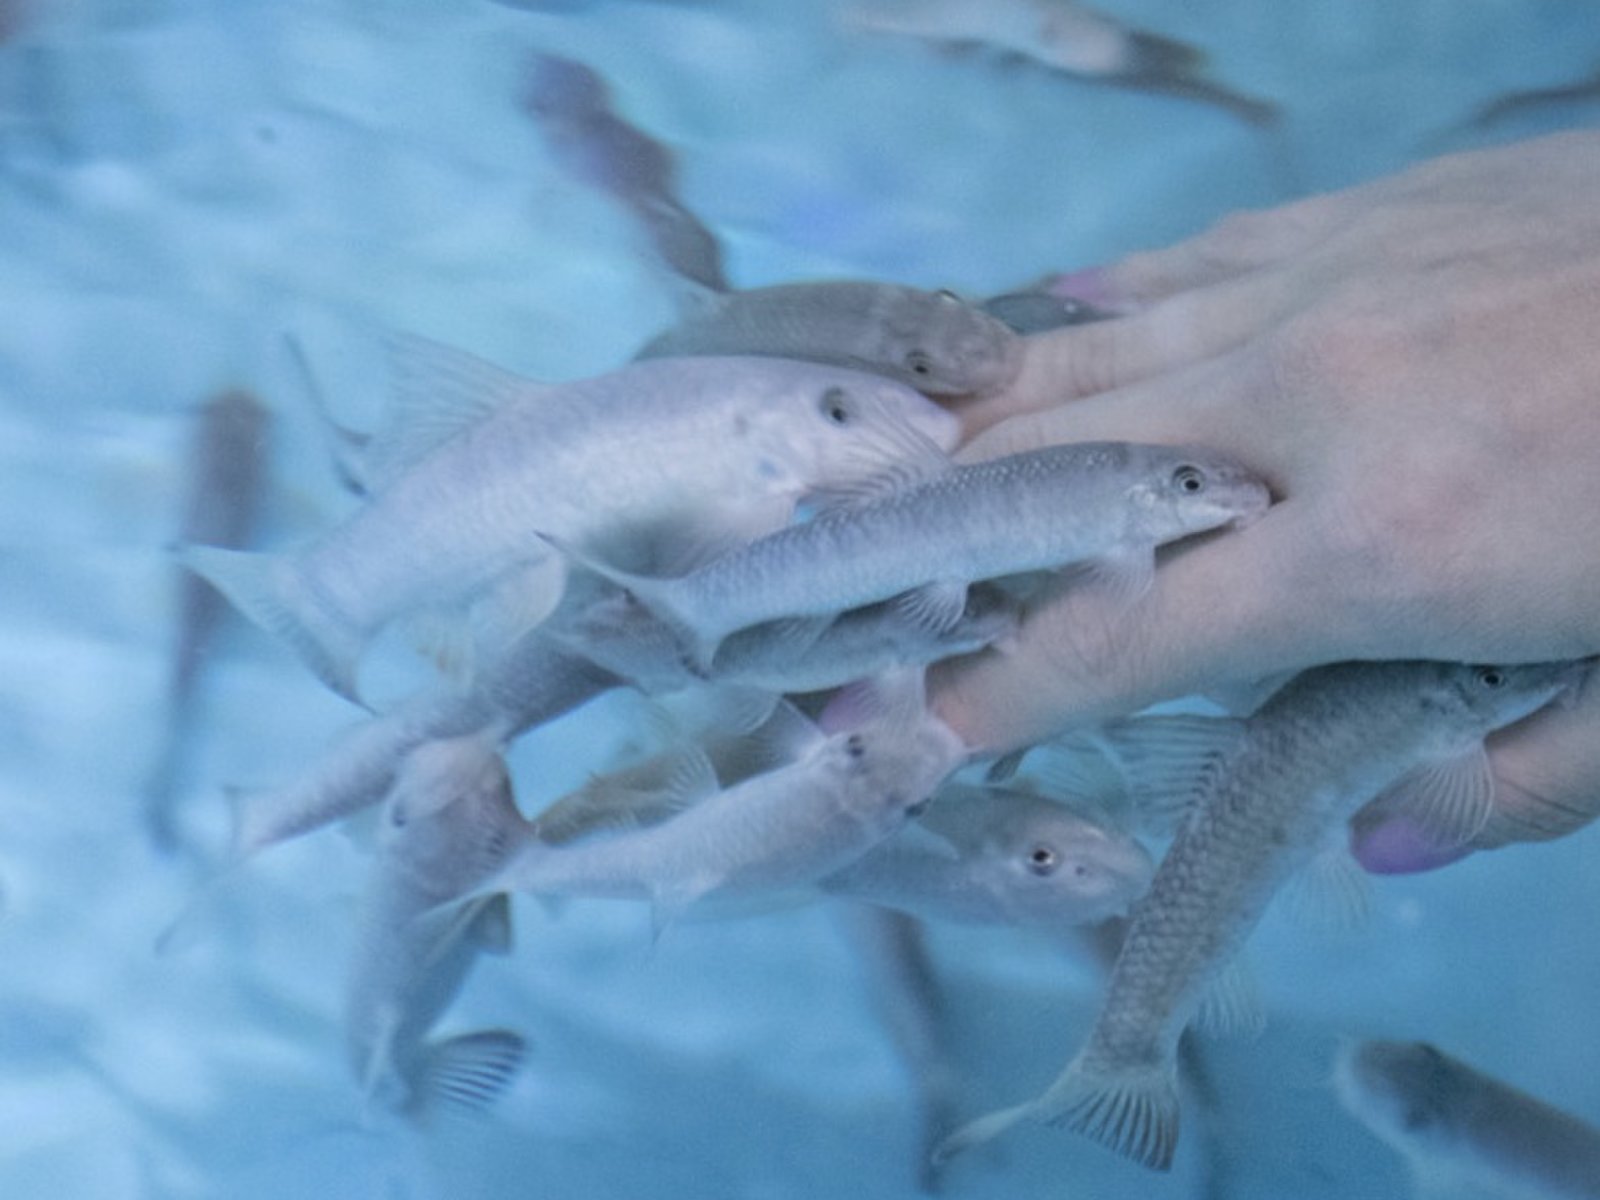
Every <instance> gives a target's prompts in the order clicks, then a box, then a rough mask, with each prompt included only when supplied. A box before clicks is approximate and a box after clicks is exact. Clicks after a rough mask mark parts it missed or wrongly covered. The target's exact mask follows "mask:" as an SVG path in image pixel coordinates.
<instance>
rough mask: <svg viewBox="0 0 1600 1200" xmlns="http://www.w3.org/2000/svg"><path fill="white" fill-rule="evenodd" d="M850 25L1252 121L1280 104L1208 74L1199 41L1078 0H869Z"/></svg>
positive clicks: (848, 13) (1265, 120)
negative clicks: (1134, 22) (1144, 25)
mask: <svg viewBox="0 0 1600 1200" xmlns="http://www.w3.org/2000/svg"><path fill="white" fill-rule="evenodd" d="M843 20H844V22H845V23H846V25H848V26H850V27H854V28H857V29H861V30H865V31H869V32H873V33H887V34H898V35H904V36H909V37H914V38H917V39H919V40H921V41H924V42H928V43H930V44H931V45H934V46H936V47H939V48H942V49H943V50H945V51H946V52H948V53H958V54H959V53H974V54H980V55H986V56H988V57H990V58H993V59H994V60H996V61H997V62H999V63H1001V64H1002V65H1011V64H1016V63H1026V64H1030V65H1032V66H1035V67H1043V68H1046V69H1048V70H1053V71H1059V72H1061V73H1062V74H1065V75H1069V76H1071V77H1072V78H1074V79H1083V80H1088V81H1091V82H1096V83H1107V84H1111V85H1113V86H1116V87H1127V88H1132V89H1135V90H1139V91H1148V92H1157V93H1161V94H1163V95H1171V96H1178V97H1182V98H1184V99H1190V100H1199V101H1202V102H1205V103H1207V104H1213V105H1217V106H1218V107H1221V108H1223V109H1225V110H1226V111H1228V112H1231V113H1232V114H1233V115H1234V116H1236V117H1239V118H1240V119H1242V120H1244V121H1247V122H1249V123H1250V124H1252V125H1271V124H1273V123H1274V122H1276V121H1277V119H1278V106H1277V105H1276V104H1274V103H1272V102H1271V101H1268V100H1262V99H1259V98H1257V97H1255V96H1248V95H1245V94H1244V93H1242V92H1236V91H1233V90H1232V89H1230V88H1228V87H1225V86H1224V85H1222V84H1220V83H1217V82H1215V81H1214V80H1212V79H1210V78H1208V77H1207V75H1206V74H1205V67H1206V56H1205V54H1204V53H1203V52H1202V51H1201V50H1199V49H1198V48H1196V47H1194V46H1190V45H1188V44H1186V43H1183V42H1179V41H1175V40H1174V39H1172V38H1168V37H1163V36H1162V35H1160V34H1157V33H1151V32H1149V31H1147V30H1143V29H1135V28H1133V27H1132V26H1129V25H1125V24H1123V23H1122V22H1121V21H1119V20H1118V19H1117V18H1115V17H1112V16H1109V15H1107V14H1105V13H1102V12H1100V11H1098V10H1096V9H1093V8H1090V7H1088V6H1086V5H1082V4H1078V3H1076V2H1075V0H865V2H863V3H859V4H853V5H851V6H848V7H846V9H845V10H844V17H843Z"/></svg>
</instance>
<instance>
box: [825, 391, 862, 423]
mask: <svg viewBox="0 0 1600 1200" xmlns="http://www.w3.org/2000/svg"><path fill="white" fill-rule="evenodd" d="M817 408H818V410H819V411H821V413H822V415H823V416H825V417H827V418H828V420H830V421H832V422H833V423H834V424H835V425H848V424H849V423H850V418H851V417H852V416H854V415H855V414H854V413H853V412H852V411H851V408H850V394H849V393H848V392H846V391H845V390H844V389H843V388H841V387H831V388H829V389H828V390H827V391H825V392H823V393H822V399H821V400H820V401H819V402H818V404H817Z"/></svg>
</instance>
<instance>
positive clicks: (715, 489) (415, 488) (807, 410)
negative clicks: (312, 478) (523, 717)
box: [180, 341, 957, 702]
mask: <svg viewBox="0 0 1600 1200" xmlns="http://www.w3.org/2000/svg"><path fill="white" fill-rule="evenodd" d="M396 353H398V354H399V355H400V357H401V362H400V364H398V365H397V368H396V370H397V380H398V381H399V384H400V386H402V387H404V388H406V389H409V390H410V391H411V392H412V399H413V400H414V401H415V403H414V404H413V405H411V406H410V408H411V417H412V419H411V420H409V421H404V422H398V423H397V424H396V427H395V429H394V431H393V437H394V439H395V440H394V441H393V442H392V443H390V444H386V445H383V446H374V447H369V448H368V453H367V455H366V466H367V467H368V468H369V469H372V470H373V478H372V479H370V480H368V481H367V482H368V483H369V484H370V485H372V486H373V487H374V494H373V497H372V499H371V500H369V501H368V502H367V503H366V504H364V505H362V506H361V507H360V508H359V509H358V510H357V511H356V512H355V513H354V514H352V515H351V516H350V517H348V518H347V519H345V520H344V521H342V522H340V523H339V524H337V525H336V526H335V527H334V528H332V529H331V530H329V531H327V532H326V533H324V534H322V535H321V536H320V537H318V538H316V539H314V540H313V541H312V542H311V543H310V544H309V545H307V546H304V547H303V548H301V549H298V550H293V551H290V552H288V553H284V554H249V553H244V552H240V551H232V550H222V549H217V548H212V547H203V546H190V547H188V548H187V549H185V550H184V551H182V552H181V553H180V561H181V562H183V563H184V564H185V565H186V566H188V567H189V568H190V569H191V570H193V571H195V572H197V573H198V574H200V575H202V576H204V577H205V578H206V579H208V580H210V581H211V583H212V584H214V585H215V586H216V587H218V588H219V589H220V590H221V591H222V592H223V593H224V594H225V595H227V596H228V598H229V599H230V600H231V601H232V602H233V603H234V605H235V606H236V607H238V608H240V609H241V610H242V611H243V612H244V613H245V614H246V615H247V616H249V617H250V618H251V619H252V620H254V621H255V622H256V623H257V624H258V625H260V626H262V627H263V628H264V629H266V630H268V631H270V632H273V633H276V634H278V635H279V636H280V637H282V638H283V639H285V640H286V641H287V642H288V643H289V645H290V647H291V648H292V649H294V650H295V651H296V652H297V653H298V654H299V656H300V657H301V659H302V660H303V661H304V662H305V663H306V665H307V666H309V667H310V668H311V669H312V671H313V672H314V673H315V674H316V675H317V677H318V678H319V679H321V680H322V681H323V682H324V683H325V684H327V685H328V686H329V687H330V688H332V689H333V690H334V691H335V692H337V693H338V694H340V695H341V696H344V697H346V698H349V699H352V700H356V701H357V702H359V689H358V686H357V677H356V673H357V667H358V663H359V659H360V657H361V653H362V651H363V649H364V648H365V646H366V645H367V643H368V641H369V640H370V639H371V638H372V637H373V636H374V635H375V634H376V633H377V632H378V631H379V630H381V629H382V628H383V627H384V626H386V625H387V624H388V623H389V622H390V621H392V620H394V619H395V618H397V617H400V616H402V615H406V614H416V613H419V612H422V611H439V610H449V609H450V608H451V607H452V606H470V609H471V613H472V620H473V623H474V626H475V629H476V631H477V632H478V634H479V641H480V643H482V644H484V645H486V646H487V647H489V648H490V651H491V652H492V651H493V650H494V649H496V648H502V649H503V647H504V646H505V645H507V644H509V643H510V642H511V641H513V640H514V639H515V637H516V636H519V635H520V634H521V633H524V632H526V631H527V630H528V629H530V628H533V627H535V626H537V624H538V623H539V622H540V621H541V620H543V618H544V617H545V616H547V615H548V614H549V612H550V610H551V609H552V608H553V607H554V606H555V603H556V601H557V600H558V599H559V597H560V594H561V591H562V588H563V586H564V581H565V571H564V569H563V568H562V564H561V562H560V561H559V559H556V558H554V557H553V556H551V555H550V553H549V551H548V549H547V548H546V547H545V546H544V544H543V543H542V542H540V540H539V539H538V538H537V537H535V536H534V534H535V532H541V533H555V534H558V535H559V536H560V537H562V538H564V539H567V540H568V541H570V542H573V543H576V544H579V545H582V546H589V547H598V546H608V547H609V548H610V550H611V551H612V552H613V553H619V554H620V555H621V556H622V557H623V558H624V559H629V560H632V561H639V560H641V559H642V558H645V557H646V556H648V555H649V554H665V555H667V556H668V558H669V560H670V558H671V556H672V555H673V554H675V553H681V554H688V553H692V552H696V551H698V550H700V549H703V548H704V547H706V546H708V545H713V546H714V545H718V544H726V543H727V542H729V541H743V540H746V539H748V538H750V537H752V536H755V535H757V534H759V533H762V532H765V531H767V530H770V529H774V528H778V527H781V526H782V525H783V524H784V523H785V522H787V521H788V520H789V519H790V515H791V513H792V510H793V508H794V505H795V503H796V502H797V501H798V500H799V499H800V498H801V497H802V496H804V495H806V494H808V493H810V492H812V491H815V490H817V489H820V488H823V487H827V486H834V485H839V484H843V483H848V482H849V481H852V480H860V479H862V478H864V477H870V476H872V475H874V474H877V473H881V472H882V471H883V470H885V469H886V467H888V466H890V465H892V464H893V463H894V462H896V461H899V460H900V459H902V458H904V457H907V456H909V455H910V454H912V453H919V452H921V447H922V446H923V444H924V443H926V442H927V441H929V440H931V441H933V442H934V443H935V444H938V445H941V446H949V445H952V444H953V443H954V440H955V438H956V436H957V421H956V418H955V417H954V416H952V415H951V414H949V413H947V412H945V411H944V410H943V409H940V408H938V407H937V406H936V405H934V404H933V403H932V402H931V401H929V400H927V399H926V398H925V397H923V396H921V395H920V394H919V393H917V392H915V391H912V390H911V389H909V388H902V387H899V386H898V385H896V384H894V383H892V382H890V381H888V380H884V379H878V378H874V377H872V376H869V375H863V374H860V373H858V372H853V371H846V370H842V369H836V368H829V367H823V366H817V365H813V364H804V363H790V362H779V361H776V360H772V359H758V358H728V359H718V360H714V361H713V360H709V359H697V360H670V359H662V360H657V361H651V362H644V363H634V364H631V365H629V366H626V367H624V368H622V369H620V370H618V371H614V372H610V373H608V374H605V375H601V376H598V377H595V378H591V379H585V380H579V381H576V382H573V383H569V384H564V385H561V386H558V387H549V386H543V385H533V386H532V387H530V386H529V385H528V383H527V382H526V381H524V380H522V379H521V378H520V377H519V376H516V375H513V374H511V373H509V372H505V371H502V370H501V369H500V368H498V367H494V366H492V365H491V364H488V363H485V362H483V361H482V360H480V359H476V358H475V357H474V356H472V355H468V354H465V353H463V352H456V351H448V350H445V349H443V348H434V347H432V346H430V345H424V344H419V343H416V342H414V341H413V342H408V343H406V344H405V346H404V347H403V348H400V347H397V348H396ZM428 413H431V414H433V419H431V420H429V419H424V418H425V415H426V414H428ZM664 547H665V548H666V549H664Z"/></svg>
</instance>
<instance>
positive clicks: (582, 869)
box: [480, 672, 963, 931]
mask: <svg viewBox="0 0 1600 1200" xmlns="http://www.w3.org/2000/svg"><path fill="white" fill-rule="evenodd" d="M914 690H915V696H914V697H912V695H911V694H910V689H909V687H908V686H907V685H904V684H902V685H900V686H899V687H898V688H897V690H896V693H895V694H893V695H892V696H889V697H886V699H885V707H884V709H883V712H882V715H881V716H880V717H878V718H877V719H876V720H874V721H869V722H868V723H867V724H865V725H863V726H861V727H859V728H856V729H852V730H847V731H840V732H838V733H835V734H831V735H824V734H823V733H821V731H819V730H817V729H816V728H815V727H814V726H811V725H810V723H809V722H807V721H805V720H804V718H802V717H800V716H799V714H798V713H797V712H795V713H792V722H793V727H794V730H795V732H794V734H793V737H792V743H791V744H792V757H791V760H790V761H789V762H788V763H787V764H786V765H784V766H782V767H779V768H777V769H774V770H771V771H767V772H764V773H762V774H759V775H755V776H752V777H750V778H749V779H746V780H744V781H743V782H742V783H738V784H735V785H733V786H731V787H728V788H720V789H719V787H718V783H717V779H716V776H715V773H714V772H713V770H712V767H711V764H710V763H709V761H707V760H706V759H705V758H704V757H701V758H700V759H699V760H698V762H696V761H695V760H694V759H693V758H692V757H686V758H685V760H684V761H685V763H686V765H687V766H688V768H689V769H688V770H686V771H684V772H683V773H682V775H681V777H680V779H679V781H678V782H677V783H676V784H675V785H674V787H673V788H672V792H673V795H674V798H675V799H676V800H677V801H679V802H680V803H681V804H682V805H683V806H684V807H683V811H682V812H680V813H678V814H677V815H675V816H671V817H669V818H668V819H666V820H663V821H661V822H660V823H659V824H654V825H649V826H645V827H634V828H623V829H620V830H616V831H614V832H610V833H596V834H594V835H593V836H590V837H587V838H582V839H578V840H569V841H564V842H562V843H561V844H560V845H554V846H552V845H548V844H527V845H524V846H523V848H522V849H521V850H520V851H519V852H518V854H517V855H516V857H515V858H514V859H513V861H512V862H511V863H510V864H509V865H508V866H507V867H506V868H505V869H504V870H503V871H501V872H499V873H498V874H497V875H496V876H495V877H494V878H493V879H491V880H490V881H489V883H488V884H486V885H484V886H483V888H481V889H480V890H481V891H483V892H493V891H501V890H515V891H528V892H534V893H537V894H544V895H571V896H597V897H619V898H636V899H647V900H649V901H650V902H651V903H652V906H653V909H654V921H655V926H656V929H657V930H658V931H659V930H660V929H661V928H663V927H664V926H665V925H666V924H667V923H669V922H670V921H672V920H673V919H675V918H676V917H677V916H678V915H679V914H681V913H682V912H683V911H684V910H685V909H687V908H688V907H689V906H690V905H692V904H693V903H694V902H695V901H697V900H699V899H701V898H702V897H706V896H710V895H712V894H713V893H714V894H716V895H717V896H718V897H719V898H732V897H739V896H749V895H752V894H760V893H765V892H773V891H783V890H785V889H789V888H794V887H799V886H802V885H805V884H808V883H811V882H812V881H814V880H816V879H818V878H819V877H821V876H823V875H827V874H829V873H830V872H832V871H835V870H837V869H839V868H840V867H842V866H843V865H844V864H845V863H847V862H849V861H850V860H851V859H853V858H855V857H857V856H858V855H860V854H862V853H864V852H865V851H866V850H867V849H869V848H870V847H871V846H873V845H875V844H876V843H878V842H880V841H882V840H883V839H884V838H885V837H887V836H889V835H890V834H891V833H893V832H894V831H895V830H896V829H898V828H899V827H900V826H901V825H903V824H904V823H905V822H906V821H907V820H909V819H910V818H911V817H913V816H915V815H916V814H917V813H918V812H920V811H921V810H922V808H923V807H924V806H925V805H926V803H927V799H928V796H929V795H930V794H931V793H932V791H933V789H934V787H935V786H937V784H938V783H939V781H940V779H942V778H943V776H944V775H945V774H947V773H948V772H949V771H950V770H951V769H952V768H953V767H954V766H955V765H956V763H957V762H959V760H960V758H961V756H962V753H963V751H962V748H961V746H960V744H959V741H958V739H957V738H956V737H955V736H954V734H952V733H951V732H950V731H949V730H948V729H946V728H945V727H944V726H942V725H940V724H939V723H938V722H936V721H929V720H927V719H926V712H925V709H924V708H923V706H922V688H921V675H920V672H918V673H917V675H916V683H915V689H914Z"/></svg>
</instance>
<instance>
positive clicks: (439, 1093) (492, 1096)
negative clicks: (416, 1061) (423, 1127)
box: [417, 1029, 528, 1117]
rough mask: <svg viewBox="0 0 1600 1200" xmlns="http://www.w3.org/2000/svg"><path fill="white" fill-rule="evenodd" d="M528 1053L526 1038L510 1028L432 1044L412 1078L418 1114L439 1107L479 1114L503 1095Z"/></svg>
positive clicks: (491, 1030) (460, 1036) (461, 1035)
mask: <svg viewBox="0 0 1600 1200" xmlns="http://www.w3.org/2000/svg"><path fill="white" fill-rule="evenodd" d="M527 1049H528V1043H527V1040H526V1039H525V1038H524V1037H523V1036H522V1035H521V1034H520V1033H516V1032H514V1031H512V1030H510V1029H481V1030H478V1031H476V1032H474V1033H463V1034H460V1035H459V1036H457V1037H453V1038H449V1039H447V1040H445V1041H442V1042H434V1043H431V1044H430V1045H429V1046H428V1048H427V1051H426V1054H425V1057H424V1059H423V1063H422V1070H421V1074H420V1076H419V1078H418V1080H417V1095H418V1099H419V1101H420V1103H421V1106H422V1111H423V1112H424V1113H432V1112H436V1111H438V1110H439V1109H441V1108H444V1109H449V1110H451V1111H454V1112H457V1113H460V1114H463V1115H466V1116H474V1117H476V1116H481V1115H482V1114H483V1113H485V1112H486V1111H488V1109H489V1108H490V1107H491V1106H492V1105H493V1104H494V1103H495V1102H496V1101H497V1100H499V1099H500V1097H501V1096H503V1095H505V1093H506V1089H507V1088H509V1087H510V1086H511V1082H512V1080H513V1079H515V1078H516V1075H517V1071H518V1070H520V1069H521V1067H522V1060H523V1058H524V1057H525V1056H526V1055H527Z"/></svg>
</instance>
